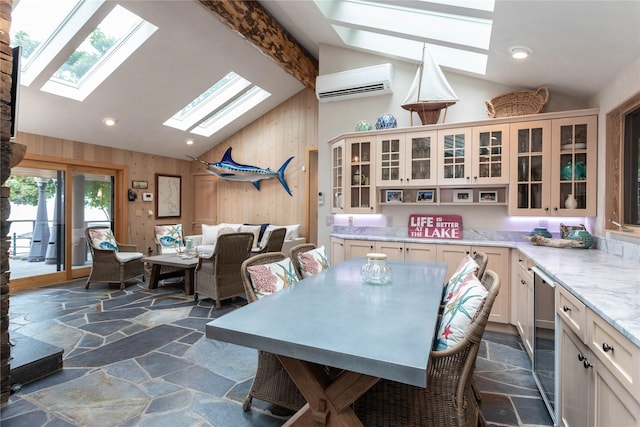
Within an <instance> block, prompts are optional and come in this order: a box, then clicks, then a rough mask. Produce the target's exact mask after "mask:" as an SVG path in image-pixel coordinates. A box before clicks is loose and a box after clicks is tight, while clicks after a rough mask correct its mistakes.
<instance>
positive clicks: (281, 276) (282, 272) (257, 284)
mask: <svg viewBox="0 0 640 427" xmlns="http://www.w3.org/2000/svg"><path fill="white" fill-rule="evenodd" d="M247 271H248V272H249V277H250V278H251V286H252V287H253V291H254V292H255V294H256V297H258V298H262V297H263V296H265V295H269V294H272V293H274V292H278V291H279V290H281V289H283V288H286V287H287V286H289V285H292V284H294V283H297V282H298V276H297V274H296V271H295V269H294V267H293V263H292V262H291V258H289V257H287V258H285V259H283V260H281V261H277V262H272V263H270V264H262V265H253V266H251V267H247Z"/></svg>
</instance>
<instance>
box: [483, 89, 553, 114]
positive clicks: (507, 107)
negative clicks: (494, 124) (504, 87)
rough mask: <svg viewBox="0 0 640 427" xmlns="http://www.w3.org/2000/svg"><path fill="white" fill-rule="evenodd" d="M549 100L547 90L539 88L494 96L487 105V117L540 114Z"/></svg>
mask: <svg viewBox="0 0 640 427" xmlns="http://www.w3.org/2000/svg"><path fill="white" fill-rule="evenodd" d="M548 100H549V89H547V88H546V87H541V88H539V89H538V90H536V91H533V90H518V91H514V92H509V93H505V94H503V95H500V96H496V97H495V98H493V99H491V100H490V101H487V102H485V104H486V105H487V114H488V115H489V117H492V118H494V119H495V118H498V117H513V116H524V115H526V114H538V113H541V112H542V110H543V109H544V106H545V105H546V103H547V101H548Z"/></svg>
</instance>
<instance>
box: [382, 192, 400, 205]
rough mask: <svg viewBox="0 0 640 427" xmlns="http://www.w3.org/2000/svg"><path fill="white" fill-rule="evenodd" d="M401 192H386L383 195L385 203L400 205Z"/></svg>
mask: <svg viewBox="0 0 640 427" xmlns="http://www.w3.org/2000/svg"><path fill="white" fill-rule="evenodd" d="M402 195H403V194H402V190H387V191H385V194H384V200H385V202H386V203H402Z"/></svg>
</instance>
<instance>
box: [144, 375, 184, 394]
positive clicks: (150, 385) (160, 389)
mask: <svg viewBox="0 0 640 427" xmlns="http://www.w3.org/2000/svg"><path fill="white" fill-rule="evenodd" d="M142 387H143V388H144V390H145V391H146V392H147V394H148V395H149V396H151V397H158V396H164V395H166V394H171V393H176V392H178V391H180V390H183V389H184V387H180V386H179V385H177V384H173V383H170V382H167V381H164V380H163V379H154V380H151V381H147V382H145V383H144V384H142Z"/></svg>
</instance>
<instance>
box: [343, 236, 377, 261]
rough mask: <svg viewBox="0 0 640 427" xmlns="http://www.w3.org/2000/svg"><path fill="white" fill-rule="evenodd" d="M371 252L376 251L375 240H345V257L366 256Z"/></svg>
mask: <svg viewBox="0 0 640 427" xmlns="http://www.w3.org/2000/svg"><path fill="white" fill-rule="evenodd" d="M371 252H375V241H373V240H356V239H345V240H344V259H350V258H358V257H361V258H364V257H366V256H367V254H368V253H371Z"/></svg>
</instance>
